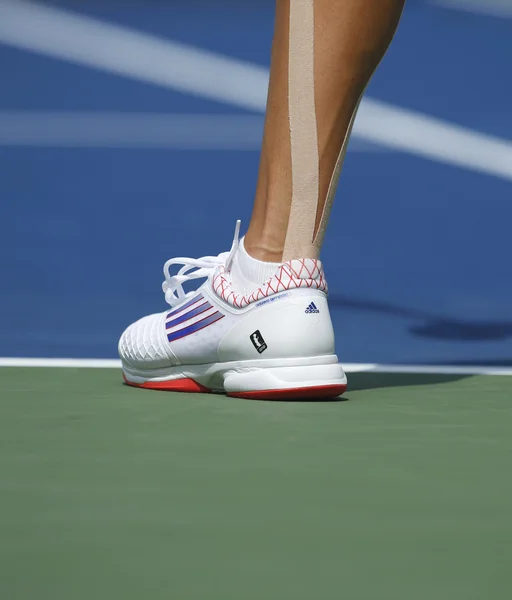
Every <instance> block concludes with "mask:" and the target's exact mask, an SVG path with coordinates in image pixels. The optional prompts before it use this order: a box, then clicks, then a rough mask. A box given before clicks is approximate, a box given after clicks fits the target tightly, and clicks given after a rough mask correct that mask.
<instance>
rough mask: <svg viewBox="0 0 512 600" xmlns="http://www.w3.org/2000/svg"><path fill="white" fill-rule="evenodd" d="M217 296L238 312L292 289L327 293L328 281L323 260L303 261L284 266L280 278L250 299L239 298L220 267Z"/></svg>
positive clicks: (258, 290) (216, 284)
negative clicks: (237, 309) (263, 299)
mask: <svg viewBox="0 0 512 600" xmlns="http://www.w3.org/2000/svg"><path fill="white" fill-rule="evenodd" d="M212 286H213V289H214V291H215V293H216V294H217V295H218V296H220V297H221V298H222V299H223V300H224V301H225V302H227V303H228V304H231V306H235V307H236V308H245V307H246V306H248V305H249V304H252V303H253V302H257V301H258V300H261V299H262V298H267V297H269V296H273V295H274V294H279V293H280V292H284V291H287V290H292V289H301V288H309V289H315V290H320V291H322V292H324V293H327V281H326V280H325V274H324V270H323V267H322V263H321V262H320V261H319V260H315V259H313V258H301V259H295V260H290V261H289V262H286V263H284V264H283V265H281V266H280V267H279V268H278V269H277V271H276V274H275V275H274V276H273V277H272V278H271V279H269V280H268V281H267V282H266V283H264V284H263V285H262V286H261V287H259V288H258V289H257V290H256V291H254V292H253V293H252V294H250V295H242V294H235V292H234V291H233V289H232V286H231V281H230V277H229V273H228V272H227V271H226V269H225V268H224V267H222V266H221V267H219V269H218V270H217V272H216V274H215V275H214V277H213V280H212Z"/></svg>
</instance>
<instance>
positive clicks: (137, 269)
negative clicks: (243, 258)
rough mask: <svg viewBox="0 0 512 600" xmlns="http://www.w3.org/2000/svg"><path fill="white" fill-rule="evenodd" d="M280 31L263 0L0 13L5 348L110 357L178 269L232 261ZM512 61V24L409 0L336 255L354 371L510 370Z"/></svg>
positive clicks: (342, 338)
mask: <svg viewBox="0 0 512 600" xmlns="http://www.w3.org/2000/svg"><path fill="white" fill-rule="evenodd" d="M272 26H273V2H270V1H268V0H259V1H251V2H235V1H227V0H216V1H215V2H207V1H202V2H201V1H199V0H181V1H169V2H147V1H142V0H131V1H130V2H128V1H126V2H119V1H115V2H114V1H106V0H104V1H101V2H100V1H99V0H97V1H90V2H71V1H70V0H68V1H64V0H62V1H60V2H51V3H44V4H41V3H39V4H28V3H26V2H22V1H21V0H19V1H8V0H1V1H0V71H1V73H2V81H1V88H0V89H1V93H0V202H1V213H0V215H1V216H0V290H1V292H0V356H4V357H61V358H62V357H69V358H73V357H75V358H113V357H115V356H116V345H117V340H118V337H119V334H120V333H121V331H122V330H123V328H124V327H125V326H126V325H128V324H129V323H130V322H132V321H133V320H135V319H136V318H138V317H140V316H143V315H145V314H148V313H150V312H156V311H161V310H164V309H165V304H164V298H163V294H162V293H161V289H160V284H161V281H162V279H163V276H162V271H161V269H162V266H163V264H164V262H165V261H166V260H167V259H168V258H170V257H174V256H192V257H198V256H203V255H205V254H218V253H220V252H222V251H225V250H227V249H229V246H230V244H231V239H232V233H233V229H234V226H235V221H236V219H237V218H240V219H242V222H243V224H244V225H247V223H248V220H249V217H250V212H251V205H252V199H253V192H254V188H255V182H256V176H257V167H258V156H259V155H258V150H259V142H260V137H261V128H262V122H263V121H262V119H263V110H264V98H265V93H266V90H265V77H266V69H267V68H268V63H269V48H270V43H271V38H272ZM511 60H512V18H507V17H506V15H505V16H492V15H485V14H475V13H473V12H467V11H465V10H459V9H457V8H446V7H445V6H440V5H437V4H434V3H430V2H426V1H420V0H410V1H409V3H408V5H407V7H406V10H405V14H404V18H403V21H402V23H401V26H400V29H399V31H398V34H397V36H396V39H395V42H394V44H393V45H392V47H391V49H390V51H389V53H388V55H387V57H386V59H385V60H384V62H383V64H382V66H381V68H380V70H379V71H378V73H377V74H376V75H375V77H374V79H373V81H372V83H371V85H370V87H369V90H368V93H367V103H366V104H365V105H364V106H363V108H362V110H361V114H360V116H359V119H358V124H357V126H356V130H355V134H354V137H353V140H352V142H351V148H350V151H349V155H348V157H347V160H346V163H345V168H344V172H343V176H342V179H341V183H340V187H339V191H338V197H337V201H336V204H335V208H334V211H333V216H332V220H331V223H330V226H329V231H328V236H327V241H326V245H325V248H324V253H323V261H324V264H325V267H326V271H327V276H328V280H329V284H330V298H331V308H332V316H333V321H334V326H335V329H336V333H337V343H338V347H337V352H338V354H339V356H340V358H341V360H342V361H345V362H358V363H367V362H376V363H385V364H393V363H395V364H427V365H428V364H443V365H496V366H500V365H501V366H512V267H511V255H512V240H511V231H512V75H511V69H510V64H511ZM210 63H211V65H212V68H211V70H210V68H209V66H208V65H209V64H210Z"/></svg>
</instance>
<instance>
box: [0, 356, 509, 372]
mask: <svg viewBox="0 0 512 600" xmlns="http://www.w3.org/2000/svg"><path fill="white" fill-rule="evenodd" d="M0 367H44V368H72V369H120V368H121V361H120V360H116V359H108V358H98V359H95V358H8V357H6V358H1V357H0ZM343 368H344V370H345V371H346V372H347V373H397V374H416V375H422V374H424V375H506V376H512V367H487V366H468V367H463V366H460V367H459V366H456V365H453V366H451V365H381V364H377V363H343Z"/></svg>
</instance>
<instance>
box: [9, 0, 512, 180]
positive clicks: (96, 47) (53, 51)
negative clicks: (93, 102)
mask: <svg viewBox="0 0 512 600" xmlns="http://www.w3.org/2000/svg"><path fill="white" fill-rule="evenodd" d="M0 42H3V43H4V44H8V45H10V46H13V47H15V48H19V49H22V50H28V51H31V52H36V53H39V54H43V55H45V56H50V57H53V58H57V59H60V60H66V61H69V62H72V63H75V64H79V65H82V66H86V67H92V68H95V69H99V70H102V71H107V72H110V73H114V74H116V75H121V76H124V77H129V78H131V79H134V80H137V81H141V82H145V83H150V84H153V85H158V86H162V87H165V88H167V89H172V90H178V91H180V92H184V93H188V94H193V95H196V96H201V97H204V98H209V99H210V100H216V101H218V102H224V103H228V104H231V105H233V106H237V107H239V108H243V109H245V110H251V111H257V112H264V111H265V107H266V98H267V85H268V70H267V69H266V68H264V67H262V66H260V65H255V64H252V63H249V62H245V61H241V60H237V59H234V58H229V57H227V56H222V55H220V54H216V53H213V52H209V51H207V50H201V49H199V48H195V47H193V46H190V45H186V44H180V43H177V42H172V41H170V40H166V39H162V38H159V37H156V36H154V35H148V34H145V33H142V32H139V31H136V30H134V29H130V28H127V27H122V26H119V25H114V24H110V23H106V22H103V21H101V20H99V19H92V18H90V17H86V16H82V15H80V14H77V13H73V12H69V11H66V10H61V9H58V8H52V7H50V6H46V5H43V4H37V3H36V2H27V1H26V0H1V1H0ZM354 135H355V136H356V137H360V138H362V139H364V140H365V141H368V142H373V143H377V144H381V145H383V146H386V147H389V148H392V149H394V150H400V151H402V152H408V153H410V154H413V155H415V156H420V157H422V158H428V159H430V160H435V161H438V162H442V163H446V164H450V165H455V166H458V167H462V168H466V169H471V170H474V171H478V172H480V173H485V174H488V175H493V176H495V177H500V178H503V179H506V180H508V181H512V141H510V140H504V139H500V138H496V137H493V136H490V135H485V134H482V133H478V132H474V131H472V130H470V129H466V128H463V127H458V126H454V125H452V124H450V123H447V122H445V121H442V120H440V119H434V118H432V117H429V116H427V115H424V114H422V113H420V112H416V111H410V110H404V109H402V108H399V107H395V106H392V105H389V104H386V103H384V102H380V101H378V100H371V99H368V98H367V99H365V100H364V101H363V103H362V105H361V109H360V112H359V116H358V118H357V120H356V123H355V127H354Z"/></svg>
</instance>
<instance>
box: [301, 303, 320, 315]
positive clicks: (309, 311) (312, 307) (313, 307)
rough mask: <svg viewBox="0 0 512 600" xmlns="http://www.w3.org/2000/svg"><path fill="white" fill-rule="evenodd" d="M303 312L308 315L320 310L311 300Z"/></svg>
mask: <svg viewBox="0 0 512 600" xmlns="http://www.w3.org/2000/svg"><path fill="white" fill-rule="evenodd" d="M304 312H305V313H306V314H307V315H310V314H313V313H319V312H320V311H319V310H318V308H317V307H316V304H315V303H314V302H311V304H310V305H309V306H308V307H307V308H306V310H305V311H304Z"/></svg>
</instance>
